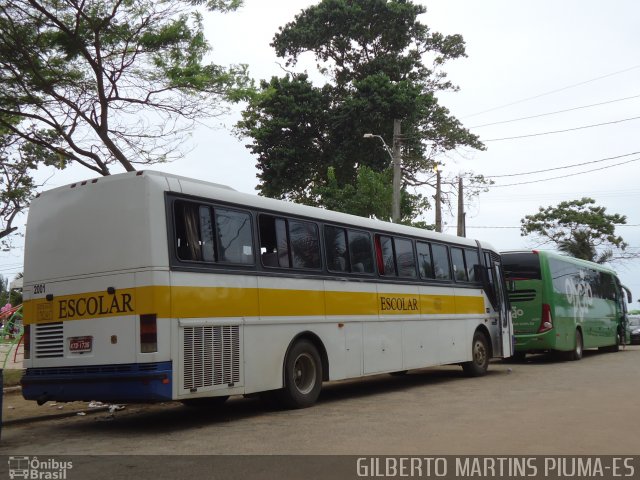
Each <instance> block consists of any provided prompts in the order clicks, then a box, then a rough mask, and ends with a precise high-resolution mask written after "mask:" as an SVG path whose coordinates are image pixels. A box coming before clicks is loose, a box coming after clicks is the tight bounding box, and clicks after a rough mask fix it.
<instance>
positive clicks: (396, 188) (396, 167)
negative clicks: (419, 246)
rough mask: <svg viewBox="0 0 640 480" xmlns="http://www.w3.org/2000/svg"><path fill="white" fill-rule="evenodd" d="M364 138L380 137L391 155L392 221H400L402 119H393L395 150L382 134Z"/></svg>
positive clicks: (369, 134)
mask: <svg viewBox="0 0 640 480" xmlns="http://www.w3.org/2000/svg"><path fill="white" fill-rule="evenodd" d="M363 137H364V138H378V139H380V141H381V142H382V145H383V146H384V149H385V151H386V152H387V153H388V154H389V157H391V162H392V164H393V198H392V200H391V221H392V222H393V223H400V183H401V176H402V171H401V170H400V140H399V138H400V120H394V121H393V151H392V150H391V149H390V148H389V146H388V145H387V142H385V141H384V138H382V137H381V136H380V135H374V134H373V133H365V134H364V135H363Z"/></svg>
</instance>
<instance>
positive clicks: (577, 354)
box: [569, 329, 584, 360]
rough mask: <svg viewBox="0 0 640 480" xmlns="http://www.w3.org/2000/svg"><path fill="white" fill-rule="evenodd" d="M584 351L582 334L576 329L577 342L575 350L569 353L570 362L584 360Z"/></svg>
mask: <svg viewBox="0 0 640 480" xmlns="http://www.w3.org/2000/svg"><path fill="white" fill-rule="evenodd" d="M583 350H584V343H583V341H582V332H581V331H580V330H579V329H576V342H575V346H574V347H573V350H571V351H570V352H569V360H580V359H581V358H582V352H583Z"/></svg>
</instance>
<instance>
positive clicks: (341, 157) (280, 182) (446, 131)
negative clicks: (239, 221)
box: [237, 0, 484, 218]
mask: <svg viewBox="0 0 640 480" xmlns="http://www.w3.org/2000/svg"><path fill="white" fill-rule="evenodd" d="M422 13H424V7H422V6H419V5H415V4H413V3H412V2H410V1H406V0H391V1H386V0H359V1H352V0H323V1H321V2H320V3H319V4H318V5H315V6H312V7H309V8H307V9H306V10H304V11H302V12H301V13H300V14H299V15H297V16H296V17H295V19H294V21H292V22H290V23H288V24H287V25H285V26H284V27H282V28H280V31H279V32H278V33H277V34H276V35H275V37H274V40H273V43H272V46H273V47H274V48H275V50H276V53H277V54H278V55H279V56H280V57H282V58H285V59H286V64H287V65H288V66H290V67H292V66H295V65H296V63H297V62H298V60H299V58H300V57H301V56H302V55H303V54H305V52H311V53H312V54H313V55H314V56H315V58H316V61H317V67H318V69H319V71H320V72H321V73H323V74H325V75H327V76H328V77H329V80H330V81H329V82H327V83H326V84H325V85H323V86H315V85H314V84H312V82H311V81H310V80H309V77H308V75H307V74H300V73H298V74H296V73H290V74H288V75H286V76H285V77H283V78H275V77H274V78H272V79H271V80H270V81H268V82H267V81H263V82H261V84H260V89H259V91H258V93H257V94H256V95H255V96H253V97H252V98H251V99H250V101H249V106H248V107H247V109H246V110H245V111H244V112H243V118H242V120H241V121H240V122H239V123H238V125H237V131H238V132H239V134H240V135H243V136H246V137H249V138H251V140H252V141H251V143H250V144H249V145H248V146H247V147H248V148H249V149H250V150H251V151H252V153H253V154H255V155H256V156H257V158H258V162H257V168H258V170H259V178H260V185H259V187H258V190H259V191H260V193H261V194H263V195H266V196H271V197H276V198H288V199H293V200H296V201H299V202H305V203H310V204H316V205H317V204H318V203H319V204H321V205H324V206H326V207H327V208H341V209H343V208H346V207H344V205H350V207H349V208H350V209H351V208H352V210H348V211H351V212H354V213H355V212H359V214H362V215H365V216H376V217H379V215H382V213H381V212H382V211H383V210H384V209H385V208H386V207H383V206H382V202H383V200H382V197H378V198H376V199H375V201H376V202H377V204H379V205H372V202H371V201H369V202H366V203H367V204H368V205H369V208H368V209H364V210H363V209H362V208H360V207H358V206H357V205H356V202H345V201H342V200H337V198H338V197H340V196H342V197H346V196H348V195H349V193H348V192H350V191H351V189H353V188H356V186H357V185H359V186H360V188H363V191H364V185H362V184H361V182H363V181H364V180H365V178H368V179H371V177H370V175H371V174H373V173H375V174H378V175H380V176H384V172H385V171H386V170H387V169H388V168H389V160H390V159H389V155H388V153H387V151H385V149H383V148H382V145H380V143H379V142H377V141H372V140H370V139H364V138H363V135H364V134H365V133H374V134H377V135H381V136H382V137H384V138H386V139H388V140H389V141H388V143H389V144H391V143H392V142H391V141H390V140H391V138H392V137H393V131H392V130H393V120H394V119H400V120H401V121H402V130H403V135H402V138H401V139H399V141H401V148H402V156H403V179H404V187H405V190H406V187H407V186H410V185H420V184H424V183H425V181H424V174H425V172H428V171H431V170H432V168H433V165H434V161H433V160H432V158H431V155H432V154H435V153H437V152H442V151H444V150H450V149H453V148H456V147H458V146H468V147H471V148H480V149H481V148H484V147H483V145H482V144H481V143H480V141H479V140H478V138H477V137H476V136H475V135H472V134H471V133H470V132H469V131H468V130H466V129H464V128H463V127H462V125H461V124H460V122H459V121H458V120H457V119H455V118H454V117H452V116H451V115H450V113H449V111H448V110H447V109H446V108H444V107H443V106H441V105H439V103H438V100H437V98H436V96H435V94H434V93H435V92H436V91H439V90H445V89H453V88H454V86H453V85H452V84H451V83H450V82H449V81H448V80H447V79H446V76H445V74H444V73H443V72H441V71H440V66H441V65H442V64H443V63H444V62H445V61H447V60H449V59H454V58H459V57H462V56H464V42H463V40H462V38H461V37H460V36H459V35H453V36H443V35H441V34H439V33H434V32H431V31H430V30H429V28H428V27H427V26H426V25H424V24H422V23H420V22H419V21H418V19H417V17H418V15H420V14H422ZM427 61H430V62H431V64H430V65H427V64H426V62H427ZM329 171H331V172H332V175H333V177H328V176H327V172H329ZM363 176H364V177H363ZM380 178H382V177H380ZM369 185H371V183H369ZM340 189H345V192H344V193H343V194H338V193H337V191H338V190H340ZM325 197H326V198H325ZM405 197H406V198H410V197H408V196H407V195H406V192H405ZM389 203H390V202H389ZM409 204H411V205H413V208H414V210H413V211H411V212H410V213H409V214H408V216H409V217H411V218H413V217H415V216H416V215H418V214H419V213H420V211H419V209H421V208H424V206H425V205H426V203H425V202H424V201H422V200H417V201H415V202H409ZM379 218H380V217H379ZM383 218H388V215H387V216H384V217H383Z"/></svg>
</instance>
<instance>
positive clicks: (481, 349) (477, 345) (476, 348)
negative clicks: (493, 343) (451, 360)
mask: <svg viewBox="0 0 640 480" xmlns="http://www.w3.org/2000/svg"><path fill="white" fill-rule="evenodd" d="M471 355H472V358H473V360H471V361H470V362H464V363H463V364H462V370H464V373H465V374H466V375H468V376H469V377H480V376H482V375H484V374H486V373H487V369H488V368H489V355H490V354H489V342H488V341H487V337H486V336H485V334H484V333H482V332H480V331H476V333H474V334H473V342H472V344H471Z"/></svg>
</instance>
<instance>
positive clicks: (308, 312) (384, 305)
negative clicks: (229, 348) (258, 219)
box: [24, 286, 485, 324]
mask: <svg viewBox="0 0 640 480" xmlns="http://www.w3.org/2000/svg"><path fill="white" fill-rule="evenodd" d="M484 309H485V306H484V298H483V297H482V296H479V295H464V296H453V295H433V294H431V295H417V294H398V293H384V292H381V293H375V292H340V291H327V292H325V291H322V290H290V289H269V288H262V289H256V288H227V287H169V286H147V287H138V288H129V289H124V290H117V291H116V292H115V294H108V293H106V292H104V291H103V292H91V293H83V294H76V295H64V296H60V297H54V299H53V300H51V301H47V300H45V299H36V300H28V301H26V302H25V304H24V311H25V315H24V323H25V324H30V323H52V322H59V321H66V320H81V319H91V318H104V317H120V316H126V315H143V314H156V315H158V317H159V318H213V317H259V316H262V317H280V316H282V317H295V316H325V315H327V316H340V315H343V316H351V315H364V316H366V315H370V316H372V315H420V314H422V315H455V314H458V315H460V314H482V313H484V311H485V310H484Z"/></svg>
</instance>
